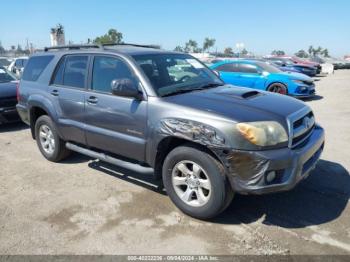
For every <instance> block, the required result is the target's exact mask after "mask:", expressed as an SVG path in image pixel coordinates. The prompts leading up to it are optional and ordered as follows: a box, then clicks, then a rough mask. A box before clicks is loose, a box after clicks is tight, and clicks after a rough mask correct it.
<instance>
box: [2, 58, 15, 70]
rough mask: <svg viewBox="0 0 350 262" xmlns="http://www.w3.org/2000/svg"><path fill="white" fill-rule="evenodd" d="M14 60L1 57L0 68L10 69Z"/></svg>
mask: <svg viewBox="0 0 350 262" xmlns="http://www.w3.org/2000/svg"><path fill="white" fill-rule="evenodd" d="M12 61H13V59H11V58H8V57H0V67H4V68H6V69H7V68H8V67H9V65H10V64H11V62H12Z"/></svg>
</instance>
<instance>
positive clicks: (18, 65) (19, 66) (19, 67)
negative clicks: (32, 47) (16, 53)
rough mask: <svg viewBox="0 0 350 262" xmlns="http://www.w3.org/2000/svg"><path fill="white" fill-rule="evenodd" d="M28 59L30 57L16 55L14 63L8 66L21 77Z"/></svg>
mask: <svg viewBox="0 0 350 262" xmlns="http://www.w3.org/2000/svg"><path fill="white" fill-rule="evenodd" d="M27 61H28V57H26V56H23V57H16V58H15V59H14V60H13V61H12V63H11V64H10V65H9V66H8V68H7V69H8V70H9V71H10V72H12V73H14V74H16V75H17V76H18V77H20V76H21V75H22V73H23V69H24V67H25V66H26V64H27Z"/></svg>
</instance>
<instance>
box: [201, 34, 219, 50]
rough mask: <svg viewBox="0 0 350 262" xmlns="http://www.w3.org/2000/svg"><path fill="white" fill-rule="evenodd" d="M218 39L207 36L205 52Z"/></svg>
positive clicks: (204, 45)
mask: <svg viewBox="0 0 350 262" xmlns="http://www.w3.org/2000/svg"><path fill="white" fill-rule="evenodd" d="M215 42H216V40H215V39H214V38H209V37H206V38H205V39H204V42H203V49H202V50H203V52H205V51H207V50H210V48H211V47H213V46H214V45H215Z"/></svg>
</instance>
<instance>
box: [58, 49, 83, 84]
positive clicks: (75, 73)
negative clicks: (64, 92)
mask: <svg viewBox="0 0 350 262" xmlns="http://www.w3.org/2000/svg"><path fill="white" fill-rule="evenodd" d="M65 60H66V61H65V66H64V73H63V85H64V86H70V87H77V88H84V87H85V78H86V74H87V64H88V57H87V56H80V55H77V56H75V55H74V56H67V57H66V59H65ZM57 73H59V72H57Z"/></svg>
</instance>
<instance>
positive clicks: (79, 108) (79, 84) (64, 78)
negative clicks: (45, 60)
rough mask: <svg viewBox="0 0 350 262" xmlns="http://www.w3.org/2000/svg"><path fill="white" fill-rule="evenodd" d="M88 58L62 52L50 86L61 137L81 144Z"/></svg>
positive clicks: (83, 138)
mask: <svg viewBox="0 0 350 262" xmlns="http://www.w3.org/2000/svg"><path fill="white" fill-rule="evenodd" d="M89 59H90V57H89V56H88V55H81V54H79V55H67V56H64V57H63V58H62V59H61V60H60V62H59V64H58V66H57V68H56V70H55V73H54V77H53V79H52V83H51V85H50V87H49V95H50V96H51V97H52V100H53V101H54V103H55V108H56V112H57V114H58V124H59V129H60V131H61V133H62V135H63V136H64V139H65V140H67V141H74V142H78V143H81V144H86V139H85V130H84V129H85V124H84V121H85V117H84V107H85V105H84V101H85V93H86V87H87V85H86V84H87V75H88V74H87V69H88V63H89Z"/></svg>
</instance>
